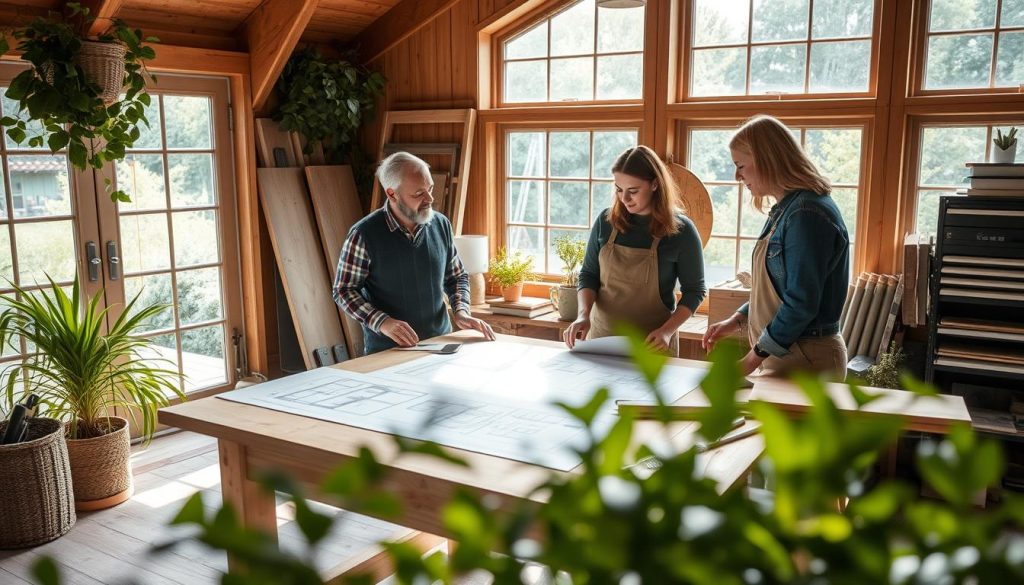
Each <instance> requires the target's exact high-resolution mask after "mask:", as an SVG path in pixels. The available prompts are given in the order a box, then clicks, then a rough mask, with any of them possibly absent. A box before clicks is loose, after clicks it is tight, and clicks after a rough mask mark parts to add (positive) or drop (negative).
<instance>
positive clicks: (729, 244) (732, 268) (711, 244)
mask: <svg viewBox="0 0 1024 585" xmlns="http://www.w3.org/2000/svg"><path fill="white" fill-rule="evenodd" d="M736 243H737V242H736V240H733V239H727V238H711V239H709V240H708V245H707V246H705V247H704V282H706V283H709V284H715V283H719V282H722V281H725V280H729V279H730V278H732V277H733V276H736Z"/></svg>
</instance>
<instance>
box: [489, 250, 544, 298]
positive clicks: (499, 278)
mask: <svg viewBox="0 0 1024 585" xmlns="http://www.w3.org/2000/svg"><path fill="white" fill-rule="evenodd" d="M487 271H488V272H489V273H490V275H491V282H493V283H495V284H496V285H498V286H499V287H501V296H502V297H504V298H505V300H506V301H508V302H510V303H514V302H516V301H518V300H519V299H520V298H521V297H522V296H523V283H524V282H526V281H527V280H529V279H531V278H533V257H532V256H527V255H526V254H524V253H523V251H522V250H516V251H515V253H513V254H509V253H508V250H506V249H505V248H502V249H501V250H499V251H498V255H497V256H495V257H494V258H491V263H490V266H488V269H487Z"/></svg>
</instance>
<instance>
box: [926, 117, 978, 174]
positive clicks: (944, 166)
mask: <svg viewBox="0 0 1024 585" xmlns="http://www.w3.org/2000/svg"><path fill="white" fill-rule="evenodd" d="M986 134H987V128H986V127H985V126H954V127H949V128H924V129H923V130H922V131H921V165H920V168H919V170H918V175H917V176H918V185H921V186H939V187H947V186H950V187H951V186H956V185H959V184H960V183H961V182H962V181H963V177H964V176H965V175H966V169H965V168H964V163H965V162H970V161H983V160H985V139H986Z"/></svg>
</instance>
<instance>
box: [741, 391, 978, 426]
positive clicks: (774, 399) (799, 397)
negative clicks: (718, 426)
mask: <svg viewBox="0 0 1024 585" xmlns="http://www.w3.org/2000/svg"><path fill="white" fill-rule="evenodd" d="M862 390H864V391H865V392H866V393H868V394H871V395H877V396H879V398H878V399H877V400H875V401H873V402H870V403H868V404H867V405H865V406H864V407H863V408H861V409H858V408H857V403H856V401H855V400H854V399H853V396H852V395H851V394H850V387H849V386H847V385H845V384H835V383H830V384H826V391H827V392H828V394H829V396H830V397H831V398H832V400H833V401H834V402H835V405H836V408H838V409H839V410H841V411H844V412H847V413H850V414H856V415H864V416H871V415H880V414H888V415H896V416H901V417H904V418H905V419H906V426H905V428H906V429H907V430H911V431H923V432H929V433H939V432H943V431H944V430H945V429H947V428H948V427H949V426H950V425H952V424H954V423H960V422H962V423H968V424H970V422H971V415H970V413H969V412H967V406H966V405H965V404H964V399H963V398H962V397H960V396H950V395H939V396H934V397H931V396H918V395H916V394H914V393H913V392H906V391H903V390H890V389H886V388H870V387H864V388H862ZM750 400H751V401H753V400H760V401H763V402H767V403H770V404H772V405H773V406H776V407H778V408H779V409H781V410H783V411H785V412H787V413H791V414H803V413H805V412H807V411H808V410H809V409H810V408H811V403H810V399H809V398H808V397H807V395H806V394H805V393H804V392H803V391H802V390H801V389H800V388H799V387H798V386H796V385H795V384H793V383H792V382H789V381H786V380H780V379H775V378H763V379H758V380H757V381H755V382H754V388H753V390H752V391H751V392H750Z"/></svg>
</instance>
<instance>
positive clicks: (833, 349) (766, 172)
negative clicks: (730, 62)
mask: <svg viewBox="0 0 1024 585" xmlns="http://www.w3.org/2000/svg"><path fill="white" fill-rule="evenodd" d="M729 148H730V150H731V151H732V157H733V162H735V164H736V179H737V180H738V181H740V182H742V183H743V184H745V185H746V187H747V189H749V190H750V193H751V196H752V198H753V203H754V207H756V208H757V209H758V210H763V208H764V206H765V204H766V201H767V200H768V199H772V200H774V201H775V202H776V203H775V204H774V205H773V206H772V207H771V211H770V212H769V214H768V219H767V220H766V221H765V225H764V228H763V229H762V230H761V235H760V238H759V239H758V241H757V244H756V245H755V247H754V254H753V262H752V263H751V266H752V268H751V277H752V278H751V291H750V302H748V303H747V304H745V305H743V306H742V307H740V309H739V310H738V311H737V312H736V313H735V314H733V315H732V317H730V318H728V319H726V320H725V321H720V322H718V323H715V324H713V325H711V326H710V327H708V330H707V332H706V333H705V334H704V340H703V344H704V347H705V348H710V347H711V346H713V345H714V343H715V342H716V341H717V340H718V339H721V338H722V337H724V336H726V335H729V334H731V333H733V332H736V331H738V330H739V329H740V328H741V327H742V326H743V325H744V324H747V325H748V327H747V336H748V338H749V341H750V345H751V348H752V349H751V350H750V351H749V352H748V353H747V355H746V356H744V358H743V361H742V363H741V367H742V369H743V372H744V374H749V373H751V372H753V371H754V370H755V369H757V368H758V367H760V368H761V371H762V373H764V374H767V375H784V374H786V373H788V372H790V371H793V370H804V371H811V372H821V373H826V374H828V375H829V376H830V377H832V378H834V379H838V380H841V379H843V378H844V377H845V375H846V344H845V343H844V342H843V338H842V336H841V335H840V334H839V317H840V315H841V314H842V311H843V302H844V300H845V299H846V291H847V287H848V286H849V282H850V251H849V250H850V236H849V234H848V233H847V231H846V224H845V223H843V217H842V215H841V214H840V212H839V208H838V206H836V203H835V201H833V199H832V197H830V196H829V192H830V191H831V188H832V186H831V184H830V183H829V181H828V179H826V178H825V177H823V176H821V174H820V173H819V172H818V169H817V168H815V166H814V163H812V162H811V161H810V159H808V158H807V155H806V154H805V153H804V152H803V150H802V149H801V148H800V145H799V144H798V143H797V141H796V140H795V139H794V138H793V135H792V134H791V133H790V131H789V129H788V128H786V126H785V125H783V124H782V123H781V122H779V121H778V120H776V119H775V118H772V117H770V116H758V117H755V118H753V119H751V120H749V121H748V122H747V123H745V124H744V125H743V126H741V127H740V129H739V130H738V131H737V132H736V134H735V135H734V136H733V138H732V140H731V141H730V142H729Z"/></svg>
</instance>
